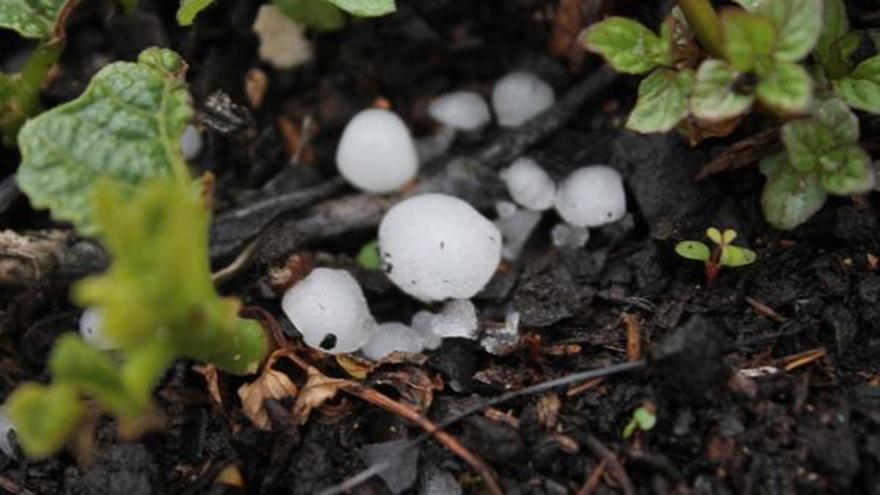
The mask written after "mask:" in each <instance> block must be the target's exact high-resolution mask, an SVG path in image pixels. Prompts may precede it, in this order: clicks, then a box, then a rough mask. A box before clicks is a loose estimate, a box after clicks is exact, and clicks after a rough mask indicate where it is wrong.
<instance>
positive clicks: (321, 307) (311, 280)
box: [281, 268, 376, 354]
mask: <svg viewBox="0 0 880 495" xmlns="http://www.w3.org/2000/svg"><path fill="white" fill-rule="evenodd" d="M281 308H282V309H283V310H284V314H286V315H287V317H288V318H289V319H290V321H291V322H293V324H294V325H295V326H296V328H297V330H299V332H300V333H301V334H302V336H303V339H304V340H305V341H306V344H308V345H310V346H312V347H315V348H317V349H322V350H324V351H326V352H330V353H332V354H337V353H343V352H354V351H356V350H358V349H360V348H361V346H363V345H364V344H366V343H367V342H368V341H369V340H370V338H371V337H372V336H373V333H374V332H375V331H376V321H375V320H374V319H373V316H372V315H371V314H370V308H369V307H367V300H366V298H364V293H363V291H362V290H361V287H360V285H358V283H357V281H356V280H355V279H354V277H352V276H351V275H350V274H349V273H348V272H346V271H345V270H334V269H330V268H315V269H314V270H312V272H311V273H310V274H309V275H308V276H307V277H306V278H305V279H303V280H302V281H300V282H299V283H297V284H296V285H294V286H293V287H291V288H290V289H288V291H287V292H286V293H285V294H284V298H283V299H282V300H281Z"/></svg>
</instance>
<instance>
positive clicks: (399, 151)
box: [336, 108, 419, 193]
mask: <svg viewBox="0 0 880 495" xmlns="http://www.w3.org/2000/svg"><path fill="white" fill-rule="evenodd" d="M336 167H337V168H338V169H339V173H340V174H342V176H343V177H344V178H345V180H347V181H348V182H350V183H351V184H352V185H353V186H355V187H357V188H359V189H362V190H364V191H366V192H371V193H388V192H392V191H396V190H397V189H400V188H401V187H403V186H404V185H406V183H407V182H409V181H411V180H412V179H413V178H414V177H415V176H416V174H417V173H418V171H419V158H418V155H417V153H416V147H415V143H414V142H413V138H412V135H410V132H409V129H407V127H406V124H404V123H403V120H401V119H400V117H398V116H397V114H396V113H394V112H391V111H388V110H382V109H379V108H370V109H367V110H362V111H361V112H359V113H358V114H357V115H355V116H354V118H352V119H351V120H350V121H349V122H348V125H346V126H345V130H344V131H343V132H342V138H340V140H339V147H338V148H336Z"/></svg>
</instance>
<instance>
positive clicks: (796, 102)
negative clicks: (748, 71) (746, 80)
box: [755, 60, 813, 114]
mask: <svg viewBox="0 0 880 495" xmlns="http://www.w3.org/2000/svg"><path fill="white" fill-rule="evenodd" d="M755 95H756V96H757V97H758V99H759V100H761V103H763V104H764V105H766V106H767V107H769V108H770V109H771V110H773V111H775V112H777V113H781V114H798V113H804V112H806V111H807V110H808V109H809V108H810V104H811V103H812V102H813V80H812V79H811V78H810V74H809V73H808V72H807V70H806V69H804V68H803V66H801V65H799V64H795V63H792V62H783V61H781V60H777V61H776V62H775V63H774V64H773V66H772V67H771V68H770V71H769V72H767V73H764V74H761V78H760V80H759V81H758V85H757V86H755Z"/></svg>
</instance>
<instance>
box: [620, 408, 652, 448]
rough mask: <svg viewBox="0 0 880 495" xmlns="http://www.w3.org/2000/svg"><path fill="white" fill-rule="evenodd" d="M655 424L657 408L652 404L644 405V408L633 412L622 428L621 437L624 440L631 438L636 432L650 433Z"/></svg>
mask: <svg viewBox="0 0 880 495" xmlns="http://www.w3.org/2000/svg"><path fill="white" fill-rule="evenodd" d="M656 424H657V408H656V407H655V406H654V404H651V403H646V404H645V405H644V406H642V407H640V408H638V409H636V410H635V411H633V415H632V419H630V420H629V423H627V424H626V426H624V427H623V433H622V434H621V436H622V437H623V438H624V440H626V439H628V438H630V437H632V436H633V433H635V432H636V430H637V429H638V430H641V431H651V430H652V429H653V428H654V426H655V425H656Z"/></svg>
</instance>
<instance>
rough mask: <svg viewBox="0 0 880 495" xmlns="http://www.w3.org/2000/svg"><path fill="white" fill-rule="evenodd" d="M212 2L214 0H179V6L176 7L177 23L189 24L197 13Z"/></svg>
mask: <svg viewBox="0 0 880 495" xmlns="http://www.w3.org/2000/svg"><path fill="white" fill-rule="evenodd" d="M212 3H214V0H181V2H180V8H179V9H177V23H178V24H180V25H181V26H189V25H191V24H192V23H193V21H194V20H195V18H196V16H197V15H199V13H200V12H201V11H203V10H205V9H207V8H208V7H210V6H211V4H212Z"/></svg>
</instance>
